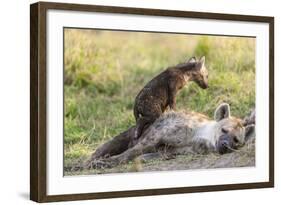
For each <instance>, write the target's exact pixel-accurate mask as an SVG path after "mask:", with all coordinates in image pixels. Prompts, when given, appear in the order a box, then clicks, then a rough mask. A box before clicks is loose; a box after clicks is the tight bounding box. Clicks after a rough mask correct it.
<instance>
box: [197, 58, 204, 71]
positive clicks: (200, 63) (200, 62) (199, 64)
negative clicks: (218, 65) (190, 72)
mask: <svg viewBox="0 0 281 205" xmlns="http://www.w3.org/2000/svg"><path fill="white" fill-rule="evenodd" d="M204 68H205V56H202V57H201V58H200V59H199V61H197V65H196V69H198V70H201V69H204Z"/></svg>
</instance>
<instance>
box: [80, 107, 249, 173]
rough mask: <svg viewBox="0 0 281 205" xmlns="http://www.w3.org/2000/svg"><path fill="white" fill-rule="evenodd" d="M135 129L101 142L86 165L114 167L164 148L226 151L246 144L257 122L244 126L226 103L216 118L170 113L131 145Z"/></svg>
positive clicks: (178, 151)
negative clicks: (231, 112)
mask: <svg viewBox="0 0 281 205" xmlns="http://www.w3.org/2000/svg"><path fill="white" fill-rule="evenodd" d="M134 130H135V127H132V128H130V129H129V130H127V131H126V132H123V133H121V134H120V135H118V136H116V137H114V138H113V139H112V140H110V141H109V142H107V143H105V144H104V145H102V146H101V147H100V148H98V149H97V151H96V152H95V153H94V154H93V155H92V157H91V158H90V159H89V160H88V161H87V163H86V165H85V166H84V167H86V168H100V167H112V166H116V165H118V164H121V163H126V162H128V161H130V160H132V159H134V158H135V157H138V156H140V155H143V154H146V153H159V152H161V151H163V150H164V151H165V154H166V155H168V156H169V155H177V154H189V153H200V154H203V153H208V152H218V153H220V154H224V153H227V152H231V151H232V150H234V149H238V148H239V147H241V146H243V145H244V143H245V141H246V140H247V137H248V136H250V135H251V134H252V133H253V132H254V125H253V124H251V125H246V126H244V124H243V121H242V120H241V119H238V118H235V117H232V116H231V115H230V107H229V105H228V104H226V103H223V104H221V105H219V106H218V108H217V109H216V110H215V114H214V120H211V119H209V118H208V117H207V116H205V115H202V114H200V113H195V112H167V113H165V114H163V115H162V116H161V117H160V118H158V119H157V120H156V121H155V122H154V123H153V124H152V125H151V126H150V127H149V128H148V129H147V130H146V131H145V132H144V133H143V135H142V136H141V138H140V139H139V140H138V142H137V144H136V145H134V146H132V147H129V144H130V141H131V140H133V137H134ZM163 148H164V149H163Z"/></svg>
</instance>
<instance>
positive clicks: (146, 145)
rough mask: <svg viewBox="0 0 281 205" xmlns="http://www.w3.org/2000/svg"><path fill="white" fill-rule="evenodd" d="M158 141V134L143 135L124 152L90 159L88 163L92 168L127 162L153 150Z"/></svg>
mask: <svg viewBox="0 0 281 205" xmlns="http://www.w3.org/2000/svg"><path fill="white" fill-rule="evenodd" d="M159 141H160V137H159V136H153V135H150V136H149V137H144V138H142V139H141V140H140V141H139V142H138V143H137V144H136V145H135V146H134V147H132V148H129V149H128V150H126V151H125V152H123V153H121V154H119V155H115V156H112V157H109V158H104V159H102V160H92V161H91V164H90V165H91V167H92V168H109V167H114V166H117V165H119V164H123V163H127V162H128V161H131V160H133V159H134V158H136V157H137V156H140V155H142V154H145V153H151V152H155V151H156V149H157V145H158V144H159Z"/></svg>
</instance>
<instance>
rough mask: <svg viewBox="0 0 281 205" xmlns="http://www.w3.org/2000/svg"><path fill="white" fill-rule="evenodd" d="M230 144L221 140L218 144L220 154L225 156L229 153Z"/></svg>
mask: <svg viewBox="0 0 281 205" xmlns="http://www.w3.org/2000/svg"><path fill="white" fill-rule="evenodd" d="M228 147H229V142H228V141H227V140H220V141H219V143H218V151H219V153H220V154H224V153H226V152H227V151H228Z"/></svg>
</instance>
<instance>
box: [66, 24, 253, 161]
mask: <svg viewBox="0 0 281 205" xmlns="http://www.w3.org/2000/svg"><path fill="white" fill-rule="evenodd" d="M202 55H205V56H206V67H207V68H208V70H209V88H208V89H207V90H202V89H200V88H199V87H198V86H197V85H196V84H194V83H190V84H189V85H188V86H186V87H185V88H183V89H182V90H181V91H180V92H179V94H178V96H177V109H179V110H180V109H185V110H187V109H190V110H194V111H198V112H202V113H205V114H207V115H209V116H210V117H212V116H213V112H214V110H215V108H216V106H217V105H218V104H220V103H221V102H227V103H229V104H230V105H231V111H232V115H234V116H238V117H244V116H245V115H246V114H247V113H248V111H249V110H250V108H252V107H253V106H254V104H255V39H253V38H239V37H216V36H199V35H179V34H155V33H153V34H152V33H135V32H116V31H115V32H112V31H94V30H78V29H66V30H65V83H64V93H65V132H64V133H65V136H64V143H65V164H66V165H68V164H72V163H73V162H75V161H76V160H78V159H80V158H86V157H87V156H89V155H90V154H91V153H92V152H93V151H94V150H95V149H96V147H97V146H98V145H100V144H101V143H103V142H105V141H106V140H108V139H110V138H111V137H113V136H115V135H117V134H119V133H120V132H122V131H124V130H126V129H127V128H129V127H130V126H132V125H134V123H135V120H134V116H133V111H132V110H133V105H134V98H135V96H136V95H137V94H138V92H139V90H140V89H141V88H142V87H143V86H144V85H145V84H146V83H147V82H148V81H149V80H150V79H151V78H152V77H154V76H155V75H157V74H158V73H160V72H161V71H163V70H164V69H165V68H167V67H168V66H172V65H176V64H178V63H180V62H183V61H186V60H187V59H189V58H190V57H191V56H197V57H200V56H202Z"/></svg>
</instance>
